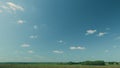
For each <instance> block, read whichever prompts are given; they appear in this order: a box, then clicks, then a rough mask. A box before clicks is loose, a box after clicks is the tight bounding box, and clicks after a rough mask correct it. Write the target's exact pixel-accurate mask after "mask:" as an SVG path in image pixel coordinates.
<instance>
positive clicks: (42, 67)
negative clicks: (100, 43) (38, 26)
mask: <svg viewBox="0 0 120 68" xmlns="http://www.w3.org/2000/svg"><path fill="white" fill-rule="evenodd" d="M0 68H120V65H111V66H82V65H57V64H0Z"/></svg>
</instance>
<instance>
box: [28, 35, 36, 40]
mask: <svg viewBox="0 0 120 68" xmlns="http://www.w3.org/2000/svg"><path fill="white" fill-rule="evenodd" d="M29 38H30V39H37V38H38V36H37V35H31V36H29Z"/></svg>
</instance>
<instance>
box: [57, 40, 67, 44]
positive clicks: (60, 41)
mask: <svg viewBox="0 0 120 68" xmlns="http://www.w3.org/2000/svg"><path fill="white" fill-rule="evenodd" d="M57 42H58V43H60V44H65V42H64V41H63V40H59V41H57Z"/></svg>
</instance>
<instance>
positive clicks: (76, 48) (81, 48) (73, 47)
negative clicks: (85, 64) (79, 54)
mask: <svg viewBox="0 0 120 68" xmlns="http://www.w3.org/2000/svg"><path fill="white" fill-rule="evenodd" d="M85 49H86V48H85V47H81V46H78V47H75V46H72V47H70V50H85Z"/></svg>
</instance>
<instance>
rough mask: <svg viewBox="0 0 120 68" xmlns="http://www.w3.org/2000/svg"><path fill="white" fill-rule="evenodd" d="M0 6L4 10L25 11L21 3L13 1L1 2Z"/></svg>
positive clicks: (10, 11)
mask: <svg viewBox="0 0 120 68" xmlns="http://www.w3.org/2000/svg"><path fill="white" fill-rule="evenodd" d="M0 8H1V10H2V12H9V13H12V12H16V11H24V8H23V7H22V6H20V5H17V4H15V3H13V2H5V3H4V2H0Z"/></svg>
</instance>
